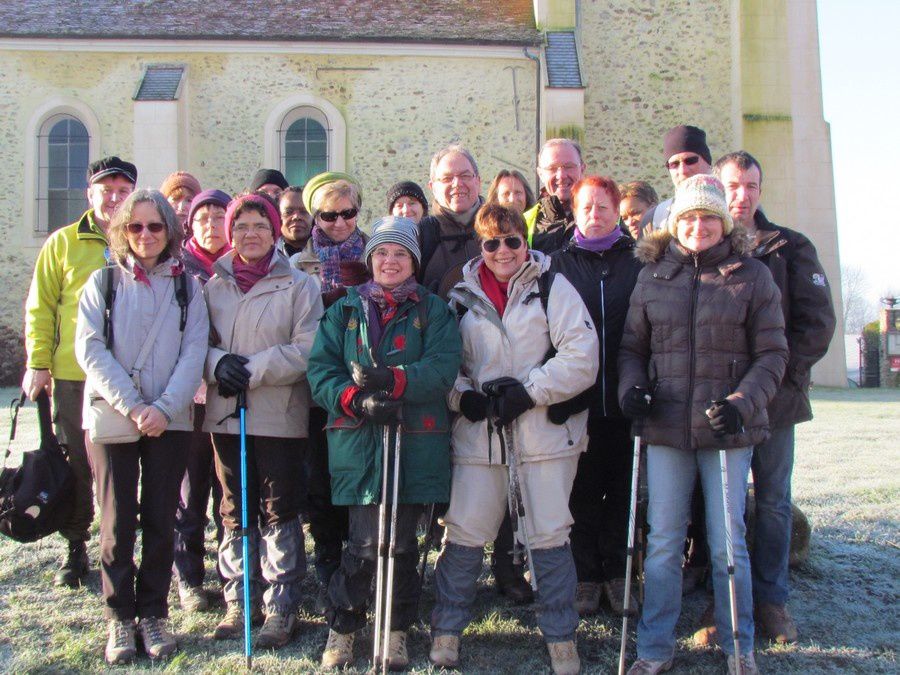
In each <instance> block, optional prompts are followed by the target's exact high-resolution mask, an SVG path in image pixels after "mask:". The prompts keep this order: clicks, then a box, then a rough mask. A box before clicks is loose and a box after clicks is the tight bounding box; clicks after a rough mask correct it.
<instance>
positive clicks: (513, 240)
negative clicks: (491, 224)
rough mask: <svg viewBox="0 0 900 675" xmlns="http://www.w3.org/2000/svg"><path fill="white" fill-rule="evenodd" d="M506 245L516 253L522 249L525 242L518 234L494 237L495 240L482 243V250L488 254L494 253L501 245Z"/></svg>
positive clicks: (486, 240)
mask: <svg viewBox="0 0 900 675" xmlns="http://www.w3.org/2000/svg"><path fill="white" fill-rule="evenodd" d="M501 242H502V243H504V244H506V248H508V249H509V250H510V251H515V250H517V249H519V248H521V247H522V244H524V243H525V242H524V241H522V237H520V236H519V235H517V234H512V235H510V236H508V237H494V238H493V239H485V240H484V241H483V242H481V248H482V250H484V251H486V252H488V253H494V252H495V251H497V250H498V249H499V248H500V243H501Z"/></svg>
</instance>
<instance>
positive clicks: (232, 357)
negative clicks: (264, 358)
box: [214, 354, 250, 398]
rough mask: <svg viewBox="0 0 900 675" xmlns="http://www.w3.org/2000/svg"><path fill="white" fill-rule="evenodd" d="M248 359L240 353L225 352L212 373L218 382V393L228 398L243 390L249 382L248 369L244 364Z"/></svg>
mask: <svg viewBox="0 0 900 675" xmlns="http://www.w3.org/2000/svg"><path fill="white" fill-rule="evenodd" d="M249 361H250V359H248V358H247V357H245V356H241V355H240V354H226V355H225V356H223V357H222V358H221V359H219V362H218V363H217V364H216V369H215V371H214V374H215V376H216V381H217V382H218V383H219V395H220V396H224V397H225V398H229V397H231V396H234V395H236V394H237V393H238V392H239V391H243V390H245V389H246V388H247V385H248V384H250V371H249V370H247V369H246V368H244V364H246V363H248V362H249Z"/></svg>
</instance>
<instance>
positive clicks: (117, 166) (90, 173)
mask: <svg viewBox="0 0 900 675" xmlns="http://www.w3.org/2000/svg"><path fill="white" fill-rule="evenodd" d="M109 176H123V177H124V178H125V179H127V180H130V181H131V183H132V185H134V184H135V183H137V176H138V172H137V167H136V166H135V165H134V164H132V163H131V162H126V161H124V160H121V159H119V158H118V157H116V156H115V155H113V156H112V157H104V158H103V159H98V160H97V161H96V162H91V163H90V164H89V165H88V170H87V181H88V185H93V184H94V183H96V182H97V181H98V180H100V179H101V178H108V177H109Z"/></svg>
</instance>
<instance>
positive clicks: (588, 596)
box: [575, 581, 600, 616]
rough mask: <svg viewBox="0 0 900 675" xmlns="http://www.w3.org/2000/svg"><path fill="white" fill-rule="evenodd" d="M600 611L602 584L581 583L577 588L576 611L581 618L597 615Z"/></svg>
mask: <svg viewBox="0 0 900 675" xmlns="http://www.w3.org/2000/svg"><path fill="white" fill-rule="evenodd" d="M598 609H600V584H597V583H594V582H593V581H579V582H578V585H577V586H576V587H575V611H576V612H578V615H579V616H586V615H588V614H595V613H596V612H597V610H598Z"/></svg>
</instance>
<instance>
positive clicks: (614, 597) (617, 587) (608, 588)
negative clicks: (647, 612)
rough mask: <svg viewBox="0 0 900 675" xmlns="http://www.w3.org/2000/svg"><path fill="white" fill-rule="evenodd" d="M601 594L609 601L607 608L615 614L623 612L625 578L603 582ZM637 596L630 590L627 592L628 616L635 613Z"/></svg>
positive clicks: (620, 614) (618, 614)
mask: <svg viewBox="0 0 900 675" xmlns="http://www.w3.org/2000/svg"><path fill="white" fill-rule="evenodd" d="M603 595H605V596H606V601H607V602H608V603H609V608H610V609H611V610H612V611H613V614H615V615H616V616H623V615H624V614H625V604H624V600H625V579H610V580H609V581H606V582H604V584H603ZM637 606H638V603H637V598H635V597H634V593H632V592H631V591H630V590H629V592H628V616H634V615H635V614H637Z"/></svg>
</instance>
